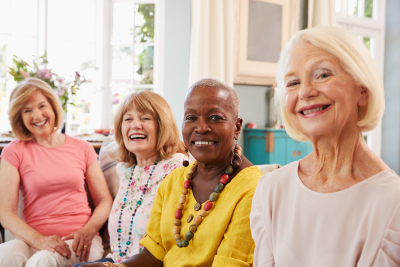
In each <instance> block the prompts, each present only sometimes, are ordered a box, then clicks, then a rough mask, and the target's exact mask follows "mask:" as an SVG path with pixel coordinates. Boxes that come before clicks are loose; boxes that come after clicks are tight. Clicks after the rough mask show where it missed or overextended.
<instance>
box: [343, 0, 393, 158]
mask: <svg viewBox="0 0 400 267" xmlns="http://www.w3.org/2000/svg"><path fill="white" fill-rule="evenodd" d="M336 1H339V2H340V11H339V12H336V22H337V26H338V27H341V28H344V29H347V30H348V31H350V32H352V33H354V34H357V35H361V36H368V37H373V38H374V40H375V41H374V45H373V47H372V50H371V53H372V56H373V58H374V60H375V63H376V65H377V67H378V69H379V71H380V74H381V77H383V74H384V58H385V30H386V21H385V19H386V0H374V1H373V14H372V18H366V17H361V16H360V15H363V14H364V6H365V0H358V3H359V6H358V11H359V13H360V12H361V14H360V15H359V16H349V15H348V3H349V1H348V0H336ZM363 135H364V136H367V144H368V146H369V147H370V148H371V149H372V151H374V152H375V153H376V154H377V155H378V156H379V157H380V156H381V150H382V120H380V121H379V123H378V126H377V127H376V128H375V129H373V130H372V131H369V132H366V133H363Z"/></svg>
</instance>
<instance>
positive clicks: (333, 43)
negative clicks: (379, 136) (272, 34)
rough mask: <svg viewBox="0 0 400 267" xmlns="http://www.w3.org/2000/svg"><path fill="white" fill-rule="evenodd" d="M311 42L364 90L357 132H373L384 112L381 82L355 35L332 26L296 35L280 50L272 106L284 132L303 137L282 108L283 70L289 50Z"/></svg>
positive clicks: (365, 50)
mask: <svg viewBox="0 0 400 267" xmlns="http://www.w3.org/2000/svg"><path fill="white" fill-rule="evenodd" d="M304 43H311V44H312V45H314V46H316V47H319V48H321V49H323V50H325V51H326V52H327V53H330V54H332V55H333V56H335V57H336V58H338V59H339V61H340V64H341V66H342V68H343V69H344V70H345V71H346V72H347V73H348V74H350V75H351V76H352V77H353V80H354V81H355V83H356V84H357V85H358V86H361V87H364V88H366V89H367V91H368V102H367V105H365V106H364V107H359V118H360V119H359V121H358V122H357V125H358V126H359V127H360V128H361V131H363V132H365V131H370V130H372V129H374V128H375V127H376V126H377V125H378V122H379V120H380V119H381V117H382V115H383V112H384V110H385V98H384V89H383V82H382V78H381V76H380V73H379V70H378V67H377V66H376V64H375V62H374V60H373V58H372V56H371V54H370V52H369V51H368V48H367V47H366V46H365V45H364V43H363V42H362V41H361V40H360V39H358V38H357V36H356V35H354V34H352V33H350V32H348V31H346V30H344V29H341V28H336V27H328V26H319V27H315V28H311V29H306V30H302V31H299V32H297V33H296V34H295V35H294V36H293V37H292V39H291V40H290V41H289V43H288V44H287V45H286V46H285V48H284V49H283V50H282V52H281V55H280V58H279V62H278V69H277V74H276V83H277V93H276V95H275V104H276V106H277V107H278V110H279V111H280V113H281V115H282V120H283V123H284V125H285V128H286V132H287V133H288V134H289V136H290V137H292V138H293V139H296V140H298V141H306V140H307V138H306V137H305V136H304V135H303V134H302V133H301V132H300V131H299V130H298V129H296V128H295V127H294V125H293V123H292V122H291V120H290V118H289V115H288V113H287V111H286V105H285V67H286V62H287V59H288V57H289V56H290V53H291V51H292V50H293V48H295V47H296V46H298V45H300V44H304Z"/></svg>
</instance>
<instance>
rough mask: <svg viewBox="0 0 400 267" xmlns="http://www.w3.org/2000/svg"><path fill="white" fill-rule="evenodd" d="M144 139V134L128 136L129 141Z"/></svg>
mask: <svg viewBox="0 0 400 267" xmlns="http://www.w3.org/2000/svg"><path fill="white" fill-rule="evenodd" d="M146 138H147V136H146V135H144V134H131V135H130V136H129V139H131V140H144V139H146Z"/></svg>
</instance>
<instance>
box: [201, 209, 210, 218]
mask: <svg viewBox="0 0 400 267" xmlns="http://www.w3.org/2000/svg"><path fill="white" fill-rule="evenodd" d="M199 214H200V216H201V217H203V218H204V217H207V215H208V212H207V211H205V210H201V211H200V212H199Z"/></svg>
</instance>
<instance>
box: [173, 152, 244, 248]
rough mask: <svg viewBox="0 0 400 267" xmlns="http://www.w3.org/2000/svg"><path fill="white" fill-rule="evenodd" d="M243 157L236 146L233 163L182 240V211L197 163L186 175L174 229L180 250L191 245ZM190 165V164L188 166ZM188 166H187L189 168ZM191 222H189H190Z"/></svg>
mask: <svg viewBox="0 0 400 267" xmlns="http://www.w3.org/2000/svg"><path fill="white" fill-rule="evenodd" d="M241 156H242V148H241V147H240V146H238V145H236V146H235V149H234V156H233V162H231V165H229V166H228V167H227V168H226V169H225V173H224V174H223V175H222V176H221V179H220V180H219V181H220V182H219V183H218V184H217V185H216V186H215V189H214V192H212V193H211V195H210V197H209V200H207V202H206V203H205V204H204V207H203V209H202V210H200V212H199V214H200V215H197V216H196V217H195V218H194V220H193V224H192V225H190V226H189V231H187V233H186V235H185V238H184V239H183V240H182V237H181V234H180V233H181V227H180V226H181V218H182V215H183V214H182V210H183V208H184V206H183V204H185V202H186V196H187V194H188V193H189V189H190V188H191V185H192V182H191V181H192V179H193V178H194V176H195V174H196V173H197V162H196V161H195V162H194V163H193V165H192V167H191V168H190V171H189V173H188V174H186V181H185V182H184V183H183V189H182V195H181V196H180V197H179V204H178V209H177V210H176V212H175V219H174V227H173V229H172V231H173V233H174V238H175V241H176V245H177V246H178V247H180V248H183V247H187V246H188V245H189V241H190V240H191V239H192V238H193V236H194V233H195V232H196V231H197V227H198V226H199V225H200V224H201V222H202V221H203V219H204V218H205V217H207V215H208V213H209V211H210V210H211V208H212V207H213V205H214V202H215V201H216V200H217V199H218V197H219V194H220V193H221V192H222V191H223V190H224V188H225V185H226V184H227V183H228V181H229V175H231V174H232V173H233V169H237V168H239V166H240V163H241V162H239V159H240V157H241ZM187 165H188V164H187ZM187 165H186V166H187ZM188 222H189V221H188Z"/></svg>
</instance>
